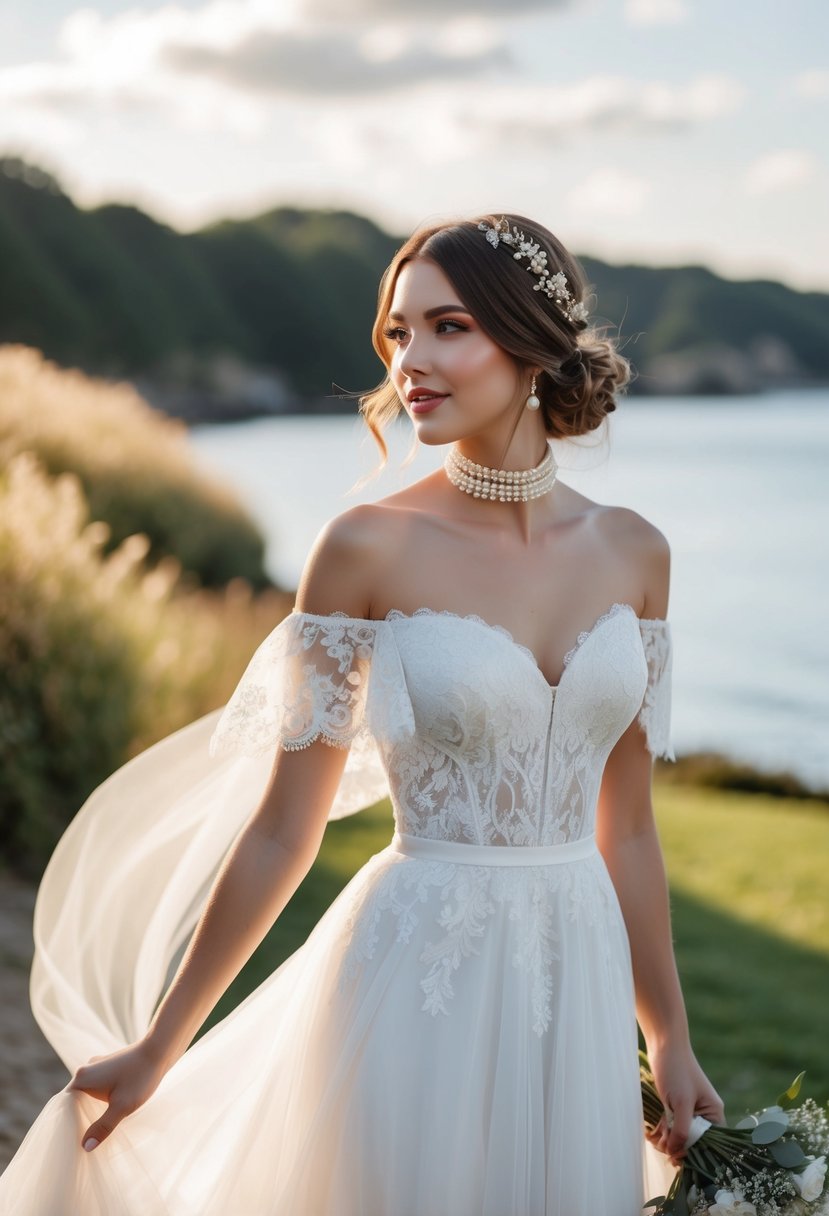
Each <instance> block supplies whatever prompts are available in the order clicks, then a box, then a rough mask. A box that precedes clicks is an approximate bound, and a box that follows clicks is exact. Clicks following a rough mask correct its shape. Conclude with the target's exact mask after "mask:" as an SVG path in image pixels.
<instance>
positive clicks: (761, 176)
mask: <svg viewBox="0 0 829 1216" xmlns="http://www.w3.org/2000/svg"><path fill="white" fill-rule="evenodd" d="M818 167H819V166H818V160H817V157H816V156H815V155H814V153H812V152H807V151H805V150H803V149H799V148H780V149H778V151H776V152H768V153H766V154H765V155H764V156H761V157H759V158H758V159H757V160H755V161H754V163H753V164H751V165H749V167H748V169H747V171H746V174H745V178H744V185H745V189H746V192H747V193H748V194H773V193H776V192H777V191H780V190H795V189H798V188H799V187H800V186H805V185H806V184H807V183H808V182H810V181H811V180H812V179H813V178H814V177H815V176H816V174H817V171H818Z"/></svg>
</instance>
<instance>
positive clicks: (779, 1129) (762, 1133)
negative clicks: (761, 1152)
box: [751, 1122, 786, 1144]
mask: <svg viewBox="0 0 829 1216" xmlns="http://www.w3.org/2000/svg"><path fill="white" fill-rule="evenodd" d="M785 1134H786V1124H785V1123H771V1122H769V1123H758V1125H757V1127H755V1129H754V1131H753V1132H752V1133H751V1139H752V1141H753V1143H754V1144H773V1143H774V1141H775V1140H779V1139H780V1137H781V1136H784V1135H785Z"/></svg>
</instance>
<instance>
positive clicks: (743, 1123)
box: [734, 1115, 757, 1131]
mask: <svg viewBox="0 0 829 1216" xmlns="http://www.w3.org/2000/svg"><path fill="white" fill-rule="evenodd" d="M734 1126H735V1128H737V1130H738V1131H743V1129H747V1128H749V1127H756V1126H757V1119H756V1118H755V1116H754V1115H746V1117H745V1119H741V1120H740V1122H739V1123H735V1124H734Z"/></svg>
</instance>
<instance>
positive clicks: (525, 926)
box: [339, 855, 618, 1037]
mask: <svg viewBox="0 0 829 1216" xmlns="http://www.w3.org/2000/svg"><path fill="white" fill-rule="evenodd" d="M376 865H377V868H381V867H382V866H383V865H387V868H386V870H385V873H383V874H381V875H379V876H378V875H377V874H376V873H375V874H374V875H373V878H372V881H370V882H367V883H366V888H365V890H366V891H367V892H368V893H367V895H366V896H365V898H359V897H358V898H357V899H356V901H355V905H354V906H353V907H352V910H351V912H350V914H349V916H348V918H347V920H346V925H345V929H346V933H347V936H348V942H349V945H348V950H347V951H346V952H344V960H345V961H344V964H343V968H342V971H341V972H340V976H339V986H340V989H341V991H344V990H345V989H346V988H347V987H348V985H349V984H350V983H351V982H352V981H353V979H354V978H355V976H356V975H357V974H359V973H360V972H361V971H362V969H363V968H364V967H365V965H366V964H367V963H369V962H370V961H371V960H372V959H373V958H374V957H375V952H376V950H377V947H378V943H379V941H380V928H381V923H382V920H383V918H384V917H387V916H388V917H391V919H392V922H393V924H394V930H393V931H394V935H395V940H396V941H397V942H399V943H405V944H409V943H410V942H411V940H412V937H413V935H414V934H415V932H416V930H417V929H418V928H419V927H420V926H421V925H422V924H423V922H424V920H426V921H427V923H428V933H429V938H428V940H427V941H426V942H425V944H424V945H423V947H422V948H421V949H420V953H419V955H418V958H419V961H420V963H421V965H422V968H423V975H422V978H421V980H420V988H421V991H422V992H423V994H424V999H423V1003H422V1005H421V1010H422V1011H423V1012H424V1013H428V1014H431V1016H432V1017H436V1016H437V1015H438V1014H443V1015H445V1016H448V1015H449V1013H450V1006H451V1001H452V998H453V997H454V996H455V983H456V981H457V979H458V972H459V971H460V968H461V965H462V964H463V962H464V960H466V959H469V958H471V957H472V956H474V955H477V954H479V953H480V945H481V944H482V942H483V938H484V934H485V932H486V928H487V923H488V921H489V920H490V919H491V918H492V917H493V916H494V915H496V913H498V912H499V911H500V912H501V913H503V915H505V916H506V918H507V920H508V921H509V922H510V926H511V934H510V940H511V955H510V958H511V963H512V966H513V967H514V968H516V969H517V970H518V971H519V973H521V975H522V976H524V977H525V978H526V979H527V980H528V981H529V992H530V1006H531V1013H532V1028H533V1031H534V1032H535V1034H536V1035H538V1036H539V1037H540V1036H541V1035H543V1034H544V1033H545V1032H546V1031H547V1030H548V1029H549V1028H550V1025H551V1024H552V1020H553V1002H554V996H555V986H556V975H557V970H558V965H559V962H560V955H559V949H558V943H559V932H558V930H557V928H556V925H557V924H560V923H561V920H562V918H566V920H567V921H568V922H569V923H570V924H580V925H581V926H582V927H583V929H585V930H586V931H588V932H590V933H591V934H594V935H596V936H597V937H598V939H599V948H600V955H601V959H602V965H603V967H604V968H605V973H606V974H608V975H609V970H612V968H613V966H614V965H615V964H614V958H615V952H614V950H613V947H612V945H611V942H610V940H609V938H608V937H607V933H606V929H607V927H608V926H609V925H612V924H613V923H614V913H615V912H617V911H618V906H617V904H616V897H615V893H614V892H613V890H612V886H611V884H610V880H609V878H608V876H607V871H606V869H605V868H604V863H603V862H602V861H601V859H600V858H599V857H598V856H597V857H595V858H593V859H589V860H581V861H579V862H573V863H571V864H570V865H555V866H543V865H542V866H520V867H512V866H509V867H507V866H504V867H501V868H499V867H497V866H477V865H456V864H454V863H452V862H445V861H429V860H422V859H418V860H414V861H413V860H412V859H406V860H403V861H395V862H393V863H392V864H391V865H388V864H387V862H386V861H385V859H384V858H383V855H378V859H377V863H376Z"/></svg>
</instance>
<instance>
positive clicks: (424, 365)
mask: <svg viewBox="0 0 829 1216" xmlns="http://www.w3.org/2000/svg"><path fill="white" fill-rule="evenodd" d="M397 365H398V367H399V368H400V371H401V372H402V373H403V375H404V376H408V377H409V378H410V379H411V377H412V376H415V375H423V376H428V375H429V373H430V370H431V365H432V364H431V357H430V356H429V354H428V352H427V350H426V342H425V341H424V339H423V338H422V337H421V338H416V337H415V336H414V334H410V335H409V340H408V342H407V343H406V345H405V346H404V347H402V348H401V350H400V356H399V359H398V363H397Z"/></svg>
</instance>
